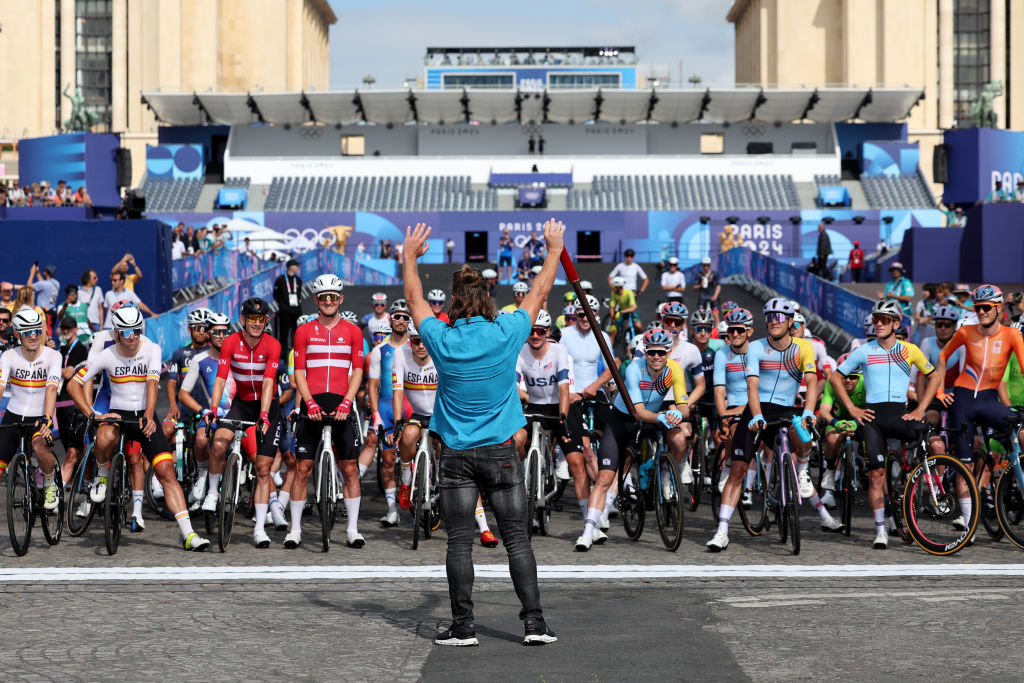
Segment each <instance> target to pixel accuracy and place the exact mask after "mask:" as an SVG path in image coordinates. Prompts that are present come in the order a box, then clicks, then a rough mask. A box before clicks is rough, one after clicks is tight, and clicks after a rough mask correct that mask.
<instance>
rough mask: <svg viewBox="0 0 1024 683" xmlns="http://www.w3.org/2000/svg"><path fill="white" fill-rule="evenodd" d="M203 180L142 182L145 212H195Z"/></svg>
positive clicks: (149, 178)
mask: <svg viewBox="0 0 1024 683" xmlns="http://www.w3.org/2000/svg"><path fill="white" fill-rule="evenodd" d="M204 182H205V181H204V179H203V178H151V177H149V175H148V174H147V175H146V177H145V178H143V180H142V190H143V191H144V192H145V193H146V210H147V211H195V210H196V203H197V202H198V201H199V194H200V193H201V192H202V191H203V183H204Z"/></svg>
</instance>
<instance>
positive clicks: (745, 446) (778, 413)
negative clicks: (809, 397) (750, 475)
mask: <svg viewBox="0 0 1024 683" xmlns="http://www.w3.org/2000/svg"><path fill="white" fill-rule="evenodd" d="M801 412H802V411H801V409H800V408H794V407H793V406H780V405H777V404H775V403H762V404H761V414H762V415H764V419H765V421H766V422H774V421H775V420H781V419H787V420H789V419H792V418H793V417H794V416H796V415H799V414H800V413H801ZM753 417H754V416H753V414H751V412H750V406H749V405H748V406H747V407H746V408H744V409H743V415H741V416H740V421H739V422H737V423H736V431H735V433H734V434H733V436H732V459H733V460H734V461H735V460H739V461H741V462H746V463H749V462H750V461H751V460H752V459H753V458H754V432H753V431H752V430H751V429H750V427H748V426H747V425H748V424H749V423H750V420H751V419H753ZM778 433H779V428H778V427H776V428H774V429H766V430H764V436H763V437H762V439H761V443H763V444H768V447H769V448H774V447H775V437H776V436H777V435H778Z"/></svg>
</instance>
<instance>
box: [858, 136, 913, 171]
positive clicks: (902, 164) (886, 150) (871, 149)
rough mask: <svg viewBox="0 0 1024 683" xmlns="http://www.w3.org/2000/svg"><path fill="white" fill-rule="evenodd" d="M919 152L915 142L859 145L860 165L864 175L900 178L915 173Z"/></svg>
mask: <svg viewBox="0 0 1024 683" xmlns="http://www.w3.org/2000/svg"><path fill="white" fill-rule="evenodd" d="M920 159H921V151H920V150H919V149H918V147H917V143H916V142H905V141H902V140H899V141H895V142H880V141H871V142H864V143H862V144H861V154H860V163H861V171H862V172H863V173H864V175H885V176H900V175H907V174H911V173H917V163H918V161H920Z"/></svg>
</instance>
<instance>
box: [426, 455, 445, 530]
mask: <svg viewBox="0 0 1024 683" xmlns="http://www.w3.org/2000/svg"><path fill="white" fill-rule="evenodd" d="M427 457H428V458H430V474H429V476H425V477H424V481H425V482H426V484H424V487H423V517H422V520H423V521H422V524H423V540H427V539H429V538H430V535H431V533H433V532H434V530H435V529H437V527H439V526H441V515H440V514H438V513H439V510H438V509H437V505H438V504H439V503H438V500H439V499H440V496H438V495H437V467H438V464H437V460H436V459H435V458H432V457H431V456H430V455H429V454H428V455H427ZM435 499H437V500H435ZM428 502H429V503H430V505H427V503H428Z"/></svg>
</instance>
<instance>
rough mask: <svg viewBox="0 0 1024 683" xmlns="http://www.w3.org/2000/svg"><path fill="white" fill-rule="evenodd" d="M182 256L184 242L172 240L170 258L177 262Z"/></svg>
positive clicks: (183, 253) (183, 254)
mask: <svg viewBox="0 0 1024 683" xmlns="http://www.w3.org/2000/svg"><path fill="white" fill-rule="evenodd" d="M183 256H185V242H183V241H182V240H174V241H173V242H171V258H172V259H174V260H175V261H177V260H178V259H180V258H182V257H183Z"/></svg>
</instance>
